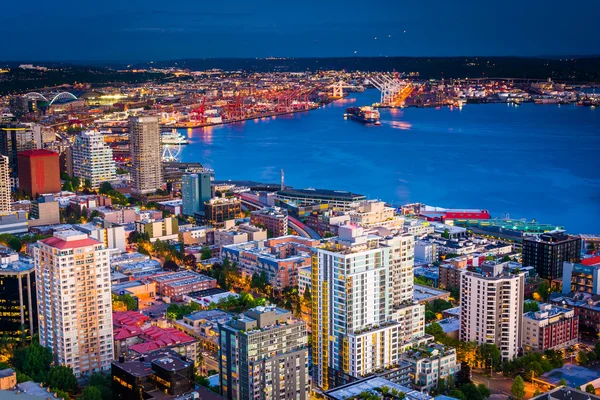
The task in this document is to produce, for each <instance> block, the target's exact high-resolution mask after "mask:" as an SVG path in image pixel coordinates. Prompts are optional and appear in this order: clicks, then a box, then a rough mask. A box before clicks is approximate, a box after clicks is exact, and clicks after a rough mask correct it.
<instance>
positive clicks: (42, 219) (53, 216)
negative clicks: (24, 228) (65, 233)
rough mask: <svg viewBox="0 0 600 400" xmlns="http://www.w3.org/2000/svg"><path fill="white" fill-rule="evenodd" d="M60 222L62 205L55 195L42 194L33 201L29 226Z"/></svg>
mask: <svg viewBox="0 0 600 400" xmlns="http://www.w3.org/2000/svg"><path fill="white" fill-rule="evenodd" d="M56 224H60V206H59V204H58V202H57V201H54V196H52V195H48V196H40V197H38V199H37V200H36V201H33V202H31V213H30V214H29V227H34V226H43V225H56Z"/></svg>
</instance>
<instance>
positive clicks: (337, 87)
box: [328, 81, 365, 99]
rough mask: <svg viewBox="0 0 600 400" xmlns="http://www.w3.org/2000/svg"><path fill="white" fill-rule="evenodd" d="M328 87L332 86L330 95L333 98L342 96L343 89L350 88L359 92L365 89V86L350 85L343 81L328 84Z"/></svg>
mask: <svg viewBox="0 0 600 400" xmlns="http://www.w3.org/2000/svg"><path fill="white" fill-rule="evenodd" d="M328 87H330V88H332V90H333V93H332V97H333V98H335V99H341V98H342V97H344V89H351V90H355V91H359V92H362V91H363V90H365V88H364V87H362V86H357V85H350V84H348V83H346V82H344V81H339V82H337V83H334V84H332V85H329V86H328Z"/></svg>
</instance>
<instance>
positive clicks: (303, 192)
mask: <svg viewBox="0 0 600 400" xmlns="http://www.w3.org/2000/svg"><path fill="white" fill-rule="evenodd" d="M277 194H278V195H281V196H295V197H318V198H319V197H320V198H331V199H340V200H349V201H357V200H365V199H366V198H367V197H366V196H365V195H362V194H357V193H352V192H348V191H345V190H330V189H313V188H307V189H292V188H290V189H284V190H279V191H278V192H277Z"/></svg>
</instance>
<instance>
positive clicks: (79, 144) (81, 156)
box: [72, 131, 116, 189]
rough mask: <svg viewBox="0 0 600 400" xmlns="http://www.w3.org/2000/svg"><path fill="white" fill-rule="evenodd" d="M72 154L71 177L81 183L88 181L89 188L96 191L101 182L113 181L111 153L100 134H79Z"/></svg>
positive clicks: (113, 162)
mask: <svg viewBox="0 0 600 400" xmlns="http://www.w3.org/2000/svg"><path fill="white" fill-rule="evenodd" d="M72 152H73V175H75V176H76V177H78V178H79V179H80V180H81V182H82V183H83V182H85V181H86V180H89V181H90V184H91V187H92V188H93V189H97V188H99V187H100V185H102V183H103V182H107V181H111V180H113V179H115V176H116V173H115V171H116V168H115V160H114V159H113V151H112V149H111V148H110V147H109V146H108V145H107V144H106V143H104V136H103V135H102V134H101V133H100V132H96V131H87V132H81V133H80V134H79V135H77V138H76V139H75V143H74V144H73V148H72Z"/></svg>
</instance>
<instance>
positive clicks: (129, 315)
mask: <svg viewBox="0 0 600 400" xmlns="http://www.w3.org/2000/svg"><path fill="white" fill-rule="evenodd" d="M149 319H150V318H148V316H146V315H144V314H142V313H141V312H138V311H120V312H113V325H114V326H117V327H118V326H124V325H126V326H142V325H144V323H146V322H147V321H148V320H149Z"/></svg>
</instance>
